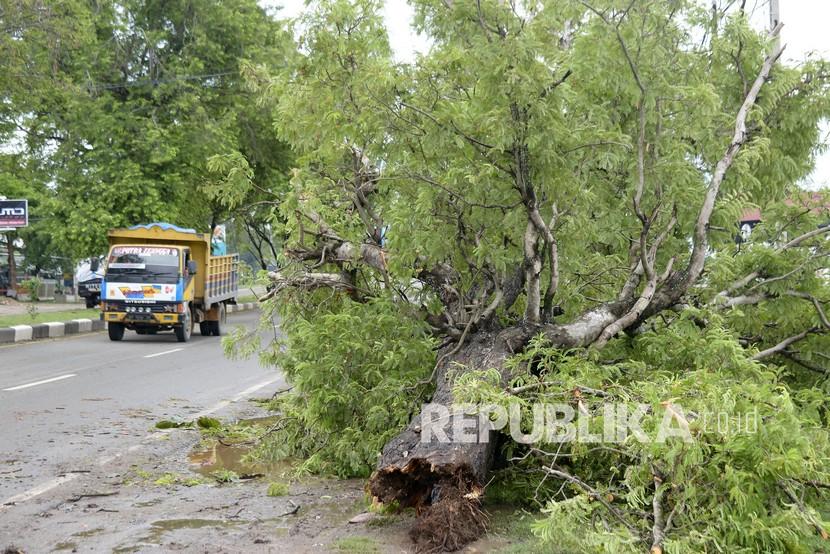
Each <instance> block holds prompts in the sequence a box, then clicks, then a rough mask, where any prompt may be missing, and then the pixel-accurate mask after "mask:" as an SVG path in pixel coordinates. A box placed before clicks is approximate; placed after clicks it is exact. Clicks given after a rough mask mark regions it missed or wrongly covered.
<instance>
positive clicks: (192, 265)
mask: <svg viewBox="0 0 830 554" xmlns="http://www.w3.org/2000/svg"><path fill="white" fill-rule="evenodd" d="M197 268H198V265H197V264H196V260H188V261H187V272H188V273H189V274H190V275H196V269H197Z"/></svg>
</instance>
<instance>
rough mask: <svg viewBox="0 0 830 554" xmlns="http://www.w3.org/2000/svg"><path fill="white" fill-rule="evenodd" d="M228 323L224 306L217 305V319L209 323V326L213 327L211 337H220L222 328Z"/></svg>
mask: <svg viewBox="0 0 830 554" xmlns="http://www.w3.org/2000/svg"><path fill="white" fill-rule="evenodd" d="M227 321H228V313H227V312H226V311H225V305H224V304H219V319H218V320H216V321H211V322H210V323H211V325H212V327H213V335H214V336H215V337H219V336H221V335H222V327H223V326H224V325H225V323H226V322H227Z"/></svg>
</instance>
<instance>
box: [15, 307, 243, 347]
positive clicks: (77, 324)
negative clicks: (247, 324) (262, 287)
mask: <svg viewBox="0 0 830 554" xmlns="http://www.w3.org/2000/svg"><path fill="white" fill-rule="evenodd" d="M255 309H257V303H256V302H242V303H240V304H228V306H227V311H228V313H229V314H232V313H236V312H245V311H248V310H255ZM106 328H107V326H106V324H105V323H104V322H103V321H101V320H99V319H73V320H72V321H63V322H61V321H50V322H47V323H37V324H35V325H13V326H11V327H0V344H7V343H12V342H24V341H32V340H39V339H52V338H56V337H63V336H67V335H78V334H81V333H92V332H94V331H103V330H104V329H106Z"/></svg>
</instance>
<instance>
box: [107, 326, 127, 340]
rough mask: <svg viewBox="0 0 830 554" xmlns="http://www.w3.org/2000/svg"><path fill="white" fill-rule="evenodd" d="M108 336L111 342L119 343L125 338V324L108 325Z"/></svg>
mask: <svg viewBox="0 0 830 554" xmlns="http://www.w3.org/2000/svg"><path fill="white" fill-rule="evenodd" d="M107 334H108V335H109V336H110V340H113V341H119V340H121V339H123V338H124V324H123V323H107Z"/></svg>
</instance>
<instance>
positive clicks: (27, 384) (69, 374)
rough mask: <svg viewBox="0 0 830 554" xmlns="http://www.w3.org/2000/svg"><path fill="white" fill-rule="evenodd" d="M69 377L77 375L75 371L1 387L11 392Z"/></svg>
mask: <svg viewBox="0 0 830 554" xmlns="http://www.w3.org/2000/svg"><path fill="white" fill-rule="evenodd" d="M70 377H77V374H75V373H67V374H66V375H59V376H58V377H52V378H51V379H44V380H43V381H35V382H34V383H26V384H25V385H17V386H16V387H9V388H7V389H3V390H4V391H6V392H11V391H15V390H22V389H28V388H29V387H36V386H38V385H45V384H46V383H54V382H55V381H63V380H64V379H69V378H70Z"/></svg>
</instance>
